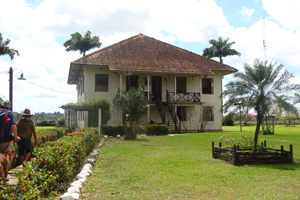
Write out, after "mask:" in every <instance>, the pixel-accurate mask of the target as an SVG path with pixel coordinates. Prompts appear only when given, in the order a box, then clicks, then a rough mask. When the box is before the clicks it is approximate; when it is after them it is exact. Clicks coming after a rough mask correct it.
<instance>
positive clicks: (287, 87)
mask: <svg viewBox="0 0 300 200" xmlns="http://www.w3.org/2000/svg"><path fill="white" fill-rule="evenodd" d="M244 70H245V71H244V72H243V71H241V72H237V73H235V74H234V78H236V80H235V81H232V82H229V83H228V84H227V85H226V87H227V89H226V90H225V91H224V93H223V97H225V98H226V97H227V98H228V100H227V102H226V103H225V105H224V107H225V110H226V109H228V108H230V107H232V106H234V104H236V103H239V102H242V101H243V100H244V99H245V98H247V99H249V101H250V102H253V103H252V104H251V105H249V106H251V107H253V108H254V110H255V111H256V114H257V115H256V121H257V124H256V129H255V134H254V146H256V145H257V141H258V133H259V129H260V125H261V123H262V121H263V118H264V116H265V115H266V114H268V112H269V110H270V106H271V105H272V104H275V103H279V102H278V101H279V100H280V104H281V105H284V106H283V109H285V110H289V111H295V110H296V108H295V106H294V105H292V104H291V103H289V102H288V101H287V100H288V98H285V97H287V95H288V94H287V92H292V91H299V89H300V85H299V84H291V83H290V79H291V78H293V77H294V76H293V74H292V73H290V72H289V71H288V70H284V65H283V64H279V65H276V64H275V63H273V62H267V61H266V62H263V61H260V60H258V59H257V60H255V61H254V64H253V66H250V65H248V64H245V66H244ZM279 97H280V98H279Z"/></svg>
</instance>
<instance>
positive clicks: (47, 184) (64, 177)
mask: <svg viewBox="0 0 300 200" xmlns="http://www.w3.org/2000/svg"><path fill="white" fill-rule="evenodd" d="M99 140H100V136H99V134H97V129H84V130H80V131H78V132H73V133H68V134H67V135H66V136H64V137H62V138H60V139H58V140H56V141H52V142H47V145H44V146H43V147H37V148H35V149H34V152H33V153H34V155H35V156H36V158H35V159H34V160H32V161H31V162H29V164H28V165H26V166H24V168H23V171H22V172H17V177H18V180H19V181H18V184H17V185H16V186H10V187H9V186H6V185H4V187H3V189H2V190H0V196H2V198H1V199H33V198H36V199H40V198H41V197H45V198H50V199H51V198H52V197H53V196H54V195H56V194H57V192H61V191H64V190H65V189H67V187H68V186H69V183H70V181H72V180H73V178H74V176H75V175H76V174H77V172H78V171H79V169H80V168H81V166H82V164H83V163H84V160H85V158H86V157H87V155H88V154H89V153H90V152H91V151H92V150H93V149H94V148H95V146H96V145H97V144H98V143H99Z"/></svg>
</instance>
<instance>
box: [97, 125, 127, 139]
mask: <svg viewBox="0 0 300 200" xmlns="http://www.w3.org/2000/svg"><path fill="white" fill-rule="evenodd" d="M101 133H102V135H108V136H113V137H117V135H120V136H121V137H123V135H124V133H125V132H124V125H121V126H112V125H104V126H101Z"/></svg>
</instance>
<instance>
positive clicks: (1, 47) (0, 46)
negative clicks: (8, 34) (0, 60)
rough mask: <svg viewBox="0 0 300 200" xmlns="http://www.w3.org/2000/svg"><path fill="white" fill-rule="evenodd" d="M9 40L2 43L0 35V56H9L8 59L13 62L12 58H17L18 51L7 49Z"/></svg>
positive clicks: (0, 35)
mask: <svg viewBox="0 0 300 200" xmlns="http://www.w3.org/2000/svg"><path fill="white" fill-rule="evenodd" d="M9 43H10V39H6V40H5V41H3V37H2V34H1V33H0V56H3V55H9V57H10V59H11V60H13V59H14V56H15V55H17V56H19V51H18V50H15V49H11V48H9V46H8V45H9Z"/></svg>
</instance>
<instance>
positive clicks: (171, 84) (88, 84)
mask: <svg viewBox="0 0 300 200" xmlns="http://www.w3.org/2000/svg"><path fill="white" fill-rule="evenodd" d="M83 70H84V92H83V93H82V95H81V93H80V92H79V93H78V94H79V95H78V101H86V100H87V99H90V98H107V99H109V100H110V101H111V102H112V101H113V98H114V97H115V94H116V90H117V89H118V88H119V87H120V86H121V87H122V90H123V91H124V90H126V76H125V75H124V74H119V73H118V74H115V73H113V72H111V71H109V69H108V67H107V66H101V67H99V66H84V67H83ZM95 74H108V92H95ZM133 75H139V85H140V86H141V85H142V84H144V78H146V79H147V80H148V74H133ZM152 76H161V77H162V100H163V101H166V90H168V91H169V92H174V90H175V75H161V74H149V80H150V81H149V82H148V85H146V86H145V90H146V91H147V90H148V87H149V89H150V91H151V89H152V88H151V86H152V83H151V77H152ZM176 77H187V83H186V86H187V92H200V93H201V102H203V104H199V103H197V104H180V106H188V109H187V116H188V115H189V113H193V116H195V117H194V118H193V119H192V120H191V121H192V122H188V124H189V126H191V125H190V124H193V125H192V127H191V128H192V129H193V130H197V129H198V123H197V121H198V116H199V115H201V114H202V112H201V109H200V107H201V106H213V107H214V121H213V122H211V123H210V125H209V127H208V128H209V129H214V130H220V129H222V114H221V113H220V110H221V99H220V98H219V96H220V94H221V87H222V76H221V73H217V72H216V73H215V74H214V75H210V76H207V78H213V84H214V85H213V86H214V87H213V88H214V92H213V94H202V89H201V87H202V86H201V78H203V76H201V75H184V76H183V75H180V76H179V75H176ZM120 81H122V84H120ZM150 118H151V119H152V120H155V121H156V122H157V123H161V119H160V115H159V113H158V110H157V108H156V106H155V105H152V106H151V109H150ZM121 122H122V120H121V117H120V114H119V111H118V110H117V109H116V107H115V106H114V105H113V103H112V113H111V119H110V120H109V122H108V124H111V125H113V124H114V125H118V124H120V123H121ZM143 122H144V123H143V124H144V125H145V124H147V123H148V115H147V114H146V115H145V117H144V118H143Z"/></svg>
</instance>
